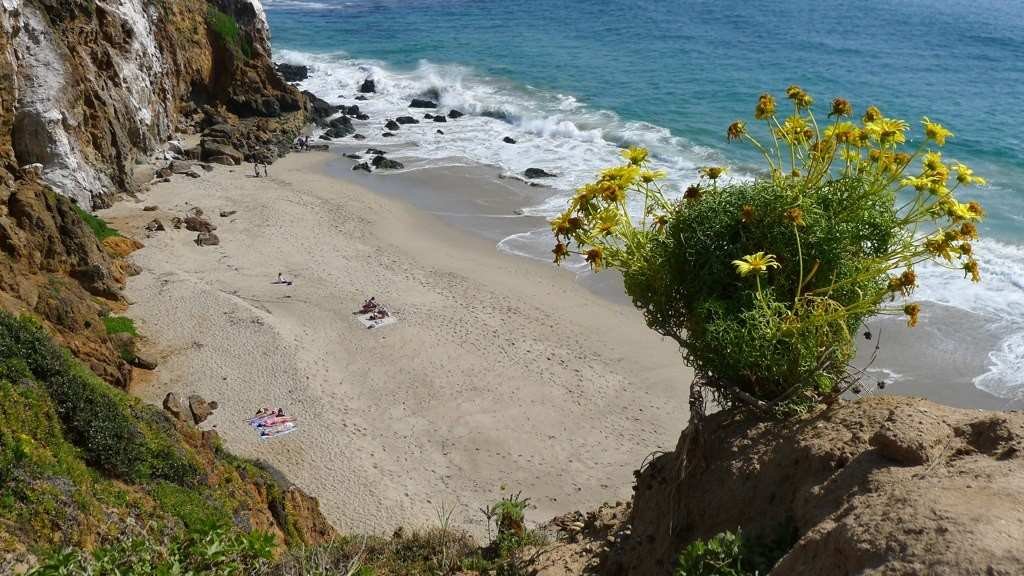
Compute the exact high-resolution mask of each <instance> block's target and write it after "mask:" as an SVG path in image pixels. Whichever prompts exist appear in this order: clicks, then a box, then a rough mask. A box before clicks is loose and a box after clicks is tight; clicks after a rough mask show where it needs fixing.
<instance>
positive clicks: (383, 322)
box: [357, 312, 398, 328]
mask: <svg viewBox="0 0 1024 576" xmlns="http://www.w3.org/2000/svg"><path fill="white" fill-rule="evenodd" d="M370 316H373V312H370V313H369V314H360V315H359V316H357V318H358V319H359V323H360V324H362V325H363V326H366V327H367V328H380V327H381V326H388V325H390V324H394V323H395V322H398V320H397V319H396V318H395V317H394V316H388V317H387V318H382V319H380V320H370Z"/></svg>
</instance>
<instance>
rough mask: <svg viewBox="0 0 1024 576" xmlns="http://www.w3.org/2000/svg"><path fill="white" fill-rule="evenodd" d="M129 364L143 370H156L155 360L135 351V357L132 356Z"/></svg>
mask: <svg viewBox="0 0 1024 576" xmlns="http://www.w3.org/2000/svg"><path fill="white" fill-rule="evenodd" d="M131 365H132V366H135V367H136V368H142V369H143V370H156V367H157V362H156V360H154V359H153V358H151V357H149V356H144V355H141V354H138V353H136V354H135V357H134V358H132V362H131Z"/></svg>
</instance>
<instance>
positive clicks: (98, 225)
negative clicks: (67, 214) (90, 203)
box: [73, 204, 121, 241]
mask: <svg viewBox="0 0 1024 576" xmlns="http://www.w3.org/2000/svg"><path fill="white" fill-rule="evenodd" d="M73 206H74V208H75V212H76V213H77V214H78V216H79V217H80V218H81V219H82V221H83V222H85V225H86V226H88V227H89V229H90V230H92V233H93V234H95V235H96V238H98V239H99V240H100V241H102V240H103V239H105V238H110V237H112V236H120V235H121V233H120V232H118V231H117V230H115V229H113V228H111V227H110V226H109V225H107V222H106V221H105V220H104V219H102V218H100V217H99V216H96V215H94V214H90V213H88V212H86V211H85V210H82V209H81V208H79V207H78V205H77V204H73Z"/></svg>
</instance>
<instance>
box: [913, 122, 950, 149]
mask: <svg viewBox="0 0 1024 576" xmlns="http://www.w3.org/2000/svg"><path fill="white" fill-rule="evenodd" d="M921 124H924V136H925V138H927V139H929V140H931V141H933V142H935V143H936V144H938V145H939V146H943V145H944V144H945V143H946V138H949V137H950V136H952V135H953V133H952V132H950V131H949V130H947V129H946V127H945V126H943V125H942V124H939V123H938V122H932V121H931V120H929V119H928V117H927V116H925V117H924V118H922V119H921Z"/></svg>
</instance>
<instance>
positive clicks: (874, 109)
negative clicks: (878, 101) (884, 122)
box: [862, 106, 882, 124]
mask: <svg viewBox="0 0 1024 576" xmlns="http://www.w3.org/2000/svg"><path fill="white" fill-rule="evenodd" d="M881 117H882V111H881V110H879V109H878V106H868V109H867V110H866V111H865V112H864V117H863V118H862V120H863V122H864V124H868V123H871V122H874V121H875V120H878V119H879V118H881Z"/></svg>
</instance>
